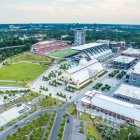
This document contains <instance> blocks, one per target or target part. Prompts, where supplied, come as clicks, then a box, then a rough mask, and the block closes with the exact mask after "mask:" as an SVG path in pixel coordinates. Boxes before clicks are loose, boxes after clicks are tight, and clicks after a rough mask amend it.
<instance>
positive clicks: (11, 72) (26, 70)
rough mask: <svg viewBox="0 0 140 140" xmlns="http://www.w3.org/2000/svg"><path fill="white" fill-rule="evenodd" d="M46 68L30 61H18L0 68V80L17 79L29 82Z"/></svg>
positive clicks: (46, 67)
mask: <svg viewBox="0 0 140 140" xmlns="http://www.w3.org/2000/svg"><path fill="white" fill-rule="evenodd" d="M47 69H48V66H42V65H37V64H32V63H25V62H22V63H18V64H12V65H8V66H4V67H2V68H0V80H17V81H23V82H29V81H32V80H34V79H35V78H37V77H38V76H39V75H40V74H41V73H43V72H44V71H45V70H47Z"/></svg>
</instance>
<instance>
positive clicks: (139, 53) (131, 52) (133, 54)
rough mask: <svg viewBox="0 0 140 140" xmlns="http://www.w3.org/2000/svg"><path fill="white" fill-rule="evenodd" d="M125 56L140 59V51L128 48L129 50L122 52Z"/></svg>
mask: <svg viewBox="0 0 140 140" xmlns="http://www.w3.org/2000/svg"><path fill="white" fill-rule="evenodd" d="M121 54H122V55H124V56H131V57H137V58H140V49H134V48H128V49H127V50H125V51H123V52H121Z"/></svg>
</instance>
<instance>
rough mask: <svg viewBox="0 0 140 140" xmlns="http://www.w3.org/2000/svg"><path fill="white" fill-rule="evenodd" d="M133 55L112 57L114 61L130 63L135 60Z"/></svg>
mask: <svg viewBox="0 0 140 140" xmlns="http://www.w3.org/2000/svg"><path fill="white" fill-rule="evenodd" d="M135 59H136V58H135V57H128V56H119V57H117V58H115V59H114V62H120V63H131V62H133V61H134V60H135Z"/></svg>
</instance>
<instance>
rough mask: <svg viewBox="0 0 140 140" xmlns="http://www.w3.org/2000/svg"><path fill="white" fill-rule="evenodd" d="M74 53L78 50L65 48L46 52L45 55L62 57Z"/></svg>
mask: <svg viewBox="0 0 140 140" xmlns="http://www.w3.org/2000/svg"><path fill="white" fill-rule="evenodd" d="M76 53H78V51H76V50H72V49H65V50H59V51H55V52H51V53H48V54H46V56H50V57H51V56H52V57H60V58H63V57H66V56H70V55H73V54H76Z"/></svg>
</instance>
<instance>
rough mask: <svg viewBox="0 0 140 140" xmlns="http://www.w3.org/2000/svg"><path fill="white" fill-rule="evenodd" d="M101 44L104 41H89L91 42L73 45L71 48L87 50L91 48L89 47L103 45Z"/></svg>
mask: <svg viewBox="0 0 140 140" xmlns="http://www.w3.org/2000/svg"><path fill="white" fill-rule="evenodd" d="M101 45H104V43H95V42H94V43H89V44H84V45H80V46H76V47H72V48H71V49H74V50H79V51H80V50H86V49H89V48H93V47H97V46H101Z"/></svg>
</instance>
